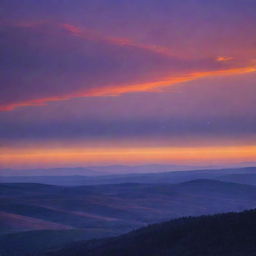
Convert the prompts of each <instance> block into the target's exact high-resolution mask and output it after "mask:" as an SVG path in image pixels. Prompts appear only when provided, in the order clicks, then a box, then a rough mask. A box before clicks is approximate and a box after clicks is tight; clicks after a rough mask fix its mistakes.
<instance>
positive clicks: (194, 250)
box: [47, 210, 256, 256]
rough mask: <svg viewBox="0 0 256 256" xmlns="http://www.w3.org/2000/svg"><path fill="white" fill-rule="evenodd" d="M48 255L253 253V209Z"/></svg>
mask: <svg viewBox="0 0 256 256" xmlns="http://www.w3.org/2000/svg"><path fill="white" fill-rule="evenodd" d="M47 255H48V256H167V255H170V256H255V255H256V211H255V210H251V211H245V212H242V213H227V214H219V215H214V216H202V217H190V218H181V219H177V220H173V221H169V222H164V223H160V224H155V225H150V226H148V227H146V228H142V229H139V230H136V231H133V232H130V233H128V234H125V235H122V236H119V237H114V238H109V239H101V240H92V241H88V242H84V243H82V242H78V243H75V244H74V245H72V246H70V247H68V248H64V249H62V250H60V251H57V252H51V253H48V254H47Z"/></svg>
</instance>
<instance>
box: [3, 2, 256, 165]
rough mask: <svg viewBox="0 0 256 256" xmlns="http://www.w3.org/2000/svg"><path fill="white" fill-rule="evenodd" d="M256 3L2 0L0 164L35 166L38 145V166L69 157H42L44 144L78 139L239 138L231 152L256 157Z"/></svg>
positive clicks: (209, 141)
mask: <svg viewBox="0 0 256 256" xmlns="http://www.w3.org/2000/svg"><path fill="white" fill-rule="evenodd" d="M255 10H256V2H255V1H253V0H225V1H223V0H222V1H220V0H215V1H210V0H184V1H180V0H179V1H178V0H173V1H170V0H169V1H167V0H160V1H153V0H147V1H146V0H137V1H128V0H124V1H120V0H119V1H117V0H116V1H114V0H104V1H103V0H91V1H88V0H83V1H82V0H76V1H71V0H62V1H61V0H58V1H57V0H51V1H50V0H44V1H36V0H24V1H20V0H8V1H7V0H4V1H2V3H1V8H0V13H1V20H0V34H1V36H0V47H1V49H2V51H1V59H0V79H1V80H0V86H1V92H0V111H1V112H0V124H1V125H0V153H1V154H2V157H1V155H0V165H2V166H3V167H15V168H18V167H26V166H28V167H29V166H32V165H30V162H31V161H32V160H31V159H32V158H33V159H35V158H34V157H35V156H32V155H30V154H31V151H29V150H30V149H31V148H33V149H36V150H38V152H39V151H40V148H41V147H43V150H42V151H41V152H42V154H41V156H40V157H41V158H40V157H39V158H38V159H37V160H38V166H39V167H40V166H42V167H44V166H64V165H66V164H67V162H62V160H56V164H55V163H54V161H52V160H51V161H50V160H49V163H45V162H42V163H40V159H42V158H43V154H45V153H44V152H45V149H48V152H49V151H50V150H52V149H53V148H54V149H55V150H58V154H61V153H60V152H62V150H64V149H67V150H68V152H72V149H74V148H77V147H78V148H79V149H80V150H82V149H85V150H89V149H90V148H92V149H95V148H101V150H102V151H104V150H105V149H106V148H120V147H127V148H129V150H131V149H132V148H136V149H139V148H145V147H148V148H150V149H152V148H159V147H160V148H166V147H168V148H171V149H173V148H175V147H183V148H186V147H221V148H223V147H235V148H236V153H235V154H234V155H233V156H232V157H233V158H232V157H231V156H230V155H229V156H228V155H227V159H226V161H227V162H229V161H232V159H233V160H234V158H235V156H236V157H239V152H241V158H239V159H238V160H239V161H243V160H250V161H251V160H254V159H255V160H256V158H255V157H256V152H255V148H254V146H256V86H255V84H256V83H255V82H256V72H255V71H256V34H255V27H256V14H255ZM245 147H246V148H247V149H248V147H249V148H250V150H249V151H248V157H246V152H245V151H244V150H245ZM242 148H243V149H242ZM22 150H23V151H22ZM24 152H27V153H26V154H25V153H24ZM54 152H55V153H54ZM73 152H77V151H73ZM24 154H25V155H24ZM54 154H57V153H56V151H52V153H51V157H52V158H54ZM74 154H75V153H74ZM145 154H146V153H143V156H144V157H143V158H142V159H141V162H143V159H146V158H145ZM220 154H221V153H220ZM118 158H119V160H120V159H121V158H120V157H118ZM86 159H87V158H86ZM110 159H112V160H113V163H114V162H115V161H114V159H115V155H114V153H113V154H112V155H111V157H110ZM124 159H126V158H124ZM112 160H111V161H112ZM137 160H138V159H137V158H136V159H134V161H133V160H132V157H131V159H130V160H129V161H130V162H131V163H133V162H136V161H137ZM156 160H157V159H156ZM158 160H159V161H160V162H161V159H158ZM167 160H168V159H167V158H166V157H165V158H164V160H163V161H164V162H166V161H167ZM181 160H182V158H181V159H179V162H181ZM185 160H186V157H185V156H184V161H185ZM199 160H200V156H198V161H199ZM208 160H209V159H208ZM208 160H207V161H208ZM217 160H218V159H217V158H216V159H215V161H217ZM222 160H223V159H222ZM33 161H35V160H33ZM111 161H109V163H112V162H111ZM127 161H128V160H127V159H126V160H124V162H125V163H127ZM152 161H153V160H152ZM172 161H175V157H173V158H170V162H172ZM186 161H188V159H187V160H186ZM103 162H104V163H105V160H104V161H101V155H100V154H99V155H98V162H97V163H98V164H101V163H103ZM119 162H122V160H120V161H119ZM167 162H168V161H167ZM14 163H15V164H14ZM69 163H70V165H74V166H75V165H77V164H81V161H79V162H76V160H74V161H73V160H72V159H70V162H69ZM93 163H94V162H93ZM82 164H83V163H82ZM84 164H87V160H85V162H84ZM33 166H34V165H33Z"/></svg>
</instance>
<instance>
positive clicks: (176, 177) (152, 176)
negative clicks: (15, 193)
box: [0, 167, 256, 186]
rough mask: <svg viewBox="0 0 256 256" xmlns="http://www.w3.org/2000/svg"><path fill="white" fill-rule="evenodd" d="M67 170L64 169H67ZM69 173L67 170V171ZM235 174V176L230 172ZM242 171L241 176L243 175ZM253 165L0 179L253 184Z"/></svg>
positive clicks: (4, 180)
mask: <svg viewBox="0 0 256 256" xmlns="http://www.w3.org/2000/svg"><path fill="white" fill-rule="evenodd" d="M67 173H68V172H67ZM69 173H70V172H69ZM232 175H235V176H232ZM243 175H245V176H243ZM255 175H256V167H243V168H229V169H210V170H209V169H204V170H195V171H172V172H158V173H133V174H131V173H128V174H115V175H98V176H95V175H94V176H84V175H70V174H69V175H68V176H65V175H61V176H53V175H51V176H2V177H0V183H13V182H15V183H16V182H21V183H42V184H50V185H63V186H80V185H98V184H117V183H129V182H130V183H134V182H136V183H172V184H175V183H180V182H186V181H190V180H194V179H217V180H223V181H231V182H237V183H241V184H251V185H256V178H255Z"/></svg>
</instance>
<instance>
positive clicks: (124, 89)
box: [0, 66, 256, 111]
mask: <svg viewBox="0 0 256 256" xmlns="http://www.w3.org/2000/svg"><path fill="white" fill-rule="evenodd" d="M252 72H256V67H254V66H249V67H242V68H233V69H224V70H216V71H205V72H194V73H190V74H185V75H183V76H180V77H170V78H168V77H167V78H163V79H159V80H158V81H154V82H147V83H137V84H130V85H126V86H123V85H122V86H108V87H104V88H102V87H100V88H95V89H89V90H88V91H80V92H76V93H73V94H69V95H64V96H56V97H49V98H42V99H34V100H28V101H23V102H17V103H12V104H7V105H2V106H0V111H10V110H14V109H16V108H18V107H25V106H42V105H45V104H47V103H49V102H54V101H63V100H69V99H73V98H82V97H99V96H118V95H122V94H125V93H134V92H150V91H159V90H161V89H162V88H164V87H169V86H171V85H174V84H178V83H184V82H189V81H192V80H196V79H200V78H206V77H215V76H230V75H241V74H247V73H252Z"/></svg>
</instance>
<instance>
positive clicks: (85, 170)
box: [0, 162, 256, 177]
mask: <svg viewBox="0 0 256 256" xmlns="http://www.w3.org/2000/svg"><path fill="white" fill-rule="evenodd" d="M248 166H256V162H246V163H239V164H236V165H234V166H232V165H222V166H220V165H204V166H203V165H177V164H147V165H134V166H130V165H108V166H87V167H66V168H49V169H43V168H40V169H17V170H16V169H0V177H1V176H74V175H80V176H99V175H101V176H102V175H114V174H115V175H120V174H121V175H122V174H145V173H159V172H173V171H190V170H206V169H227V168H232V169H234V168H242V167H248Z"/></svg>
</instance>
